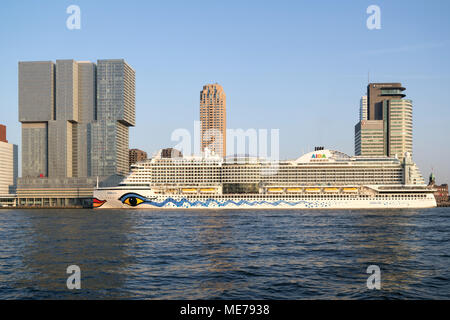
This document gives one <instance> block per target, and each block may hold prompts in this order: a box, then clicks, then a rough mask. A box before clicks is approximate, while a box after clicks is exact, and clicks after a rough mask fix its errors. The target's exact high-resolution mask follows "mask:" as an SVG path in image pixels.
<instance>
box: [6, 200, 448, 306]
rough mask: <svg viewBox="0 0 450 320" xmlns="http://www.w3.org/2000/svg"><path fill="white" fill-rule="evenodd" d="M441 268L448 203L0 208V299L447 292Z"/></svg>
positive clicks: (444, 266) (424, 295) (421, 295)
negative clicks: (332, 207)
mask: <svg viewBox="0 0 450 320" xmlns="http://www.w3.org/2000/svg"><path fill="white" fill-rule="evenodd" d="M73 264H75V265H78V266H79V267H80V268H81V287H82V288H81V290H68V289H67V286H66V280H67V277H68V276H69V275H68V274H66V268H67V267H68V266H69V265H73ZM373 264H374V265H378V266H379V267H380V269H381V290H379V291H378V290H369V289H368V288H367V286H366V281H367V278H368V276H369V275H368V274H367V273H366V269H367V267H368V266H369V265H373ZM449 266H450V208H435V209H430V210H395V211H394V210H391V211H349V210H343V211H302V210H285V211H283V210H274V211H267V210H262V211H251V210H236V211H235V210H232V211H230V210H222V211H220V210H198V211H193V210H191V211H184V210H173V211H172V210H165V211H162V210H161V211H156V210H155V211H151V210H145V211H140V210H136V211H132V210H0V298H1V299H80V298H89V299H109V298H114V299H116V298H123V299H128V298H133V299H142V298H145V299H372V298H390V299H449V298H450V267H449Z"/></svg>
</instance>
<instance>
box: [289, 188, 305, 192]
mask: <svg viewBox="0 0 450 320" xmlns="http://www.w3.org/2000/svg"><path fill="white" fill-rule="evenodd" d="M286 191H287V192H302V188H287V189H286Z"/></svg>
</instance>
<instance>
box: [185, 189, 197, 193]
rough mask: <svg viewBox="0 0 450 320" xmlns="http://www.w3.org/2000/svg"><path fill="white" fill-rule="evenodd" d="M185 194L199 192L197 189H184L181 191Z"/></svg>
mask: <svg viewBox="0 0 450 320" xmlns="http://www.w3.org/2000/svg"><path fill="white" fill-rule="evenodd" d="M181 190H182V191H183V192H185V193H195V192H197V189H195V188H184V189H181Z"/></svg>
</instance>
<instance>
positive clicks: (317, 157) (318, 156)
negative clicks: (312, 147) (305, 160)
mask: <svg viewBox="0 0 450 320" xmlns="http://www.w3.org/2000/svg"><path fill="white" fill-rule="evenodd" d="M326 158H327V156H326V155H325V154H323V153H314V154H313V155H312V157H311V159H326Z"/></svg>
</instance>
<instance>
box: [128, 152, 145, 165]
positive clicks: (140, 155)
mask: <svg viewBox="0 0 450 320" xmlns="http://www.w3.org/2000/svg"><path fill="white" fill-rule="evenodd" d="M129 154H130V168H131V165H132V164H135V163H136V162H139V161H143V160H147V152H145V151H142V150H139V149H130V152H129Z"/></svg>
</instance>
